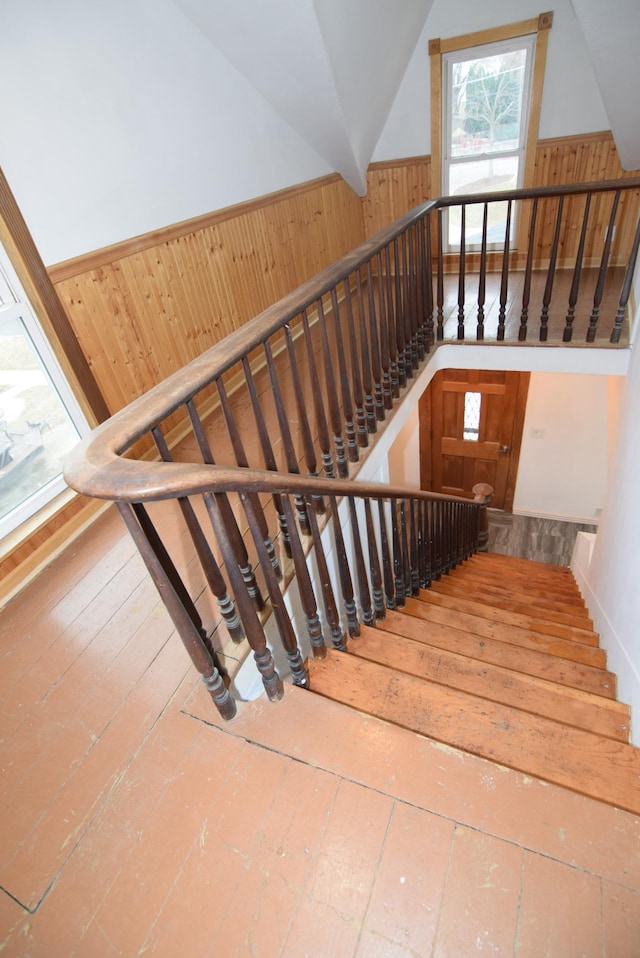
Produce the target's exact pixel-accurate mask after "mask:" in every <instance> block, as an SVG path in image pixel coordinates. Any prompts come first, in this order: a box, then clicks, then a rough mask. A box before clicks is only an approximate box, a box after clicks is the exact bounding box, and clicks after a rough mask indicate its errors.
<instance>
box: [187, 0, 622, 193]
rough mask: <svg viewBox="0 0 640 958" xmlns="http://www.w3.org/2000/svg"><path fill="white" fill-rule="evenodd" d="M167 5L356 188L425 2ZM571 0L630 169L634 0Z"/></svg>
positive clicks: (201, 1) (221, 0) (202, 0)
mask: <svg viewBox="0 0 640 958" xmlns="http://www.w3.org/2000/svg"><path fill="white" fill-rule="evenodd" d="M452 2H453V3H454V4H455V0H452ZM175 3H176V5H177V6H179V7H180V9H181V10H182V11H183V12H184V13H185V15H186V16H187V17H188V18H189V19H190V20H191V21H192V23H194V25H195V26H197V27H198V29H199V30H201V31H202V33H203V35H204V36H205V37H206V38H207V40H208V41H209V42H210V43H211V44H212V45H214V46H215V47H216V48H217V49H218V50H219V51H220V52H221V53H222V54H223V55H224V56H226V58H227V59H228V60H229V61H230V62H231V63H233V65H234V66H235V67H236V68H237V69H238V70H240V71H241V72H242V73H243V74H244V75H245V77H246V78H247V79H248V80H249V81H250V82H251V83H252V85H253V86H254V87H255V88H256V89H257V90H258V91H259V92H260V94H261V95H262V96H263V97H264V98H265V99H266V100H268V101H269V103H270V104H271V106H272V107H273V108H274V109H275V110H276V111H277V112H278V113H279V114H280V115H281V116H282V117H283V118H284V119H285V120H286V121H287V122H288V123H289V124H290V126H292V127H293V128H294V129H295V130H296V131H297V132H298V133H299V134H300V135H301V136H302V137H303V138H304V139H305V140H306V141H307V143H308V144H309V145H310V146H311V147H313V149H314V150H315V151H316V152H317V153H318V154H319V155H320V156H322V157H323V158H324V159H325V160H326V161H327V163H328V164H329V165H330V166H331V167H332V168H333V169H335V170H337V171H338V172H339V173H341V174H342V176H343V177H344V178H345V180H347V182H348V183H349V184H350V185H351V186H352V187H353V188H354V189H355V190H356V191H357V192H358V193H361V194H362V193H364V192H365V190H366V170H367V166H368V165H369V163H370V161H371V158H372V156H373V151H374V149H375V146H376V143H377V140H378V138H379V136H380V133H381V132H382V129H383V127H384V124H385V122H386V120H387V117H388V114H389V111H390V109H391V106H392V104H393V101H394V98H395V95H396V93H397V90H398V86H399V84H400V81H401V80H402V77H403V75H404V73H405V71H406V68H407V65H408V63H409V60H410V58H411V55H412V53H413V50H414V48H415V45H416V43H417V41H418V39H419V37H420V35H421V32H422V29H423V27H424V24H425V22H426V19H427V16H428V15H429V12H430V10H431V7H432V6H433V3H434V0H394V2H393V3H390V2H389V0H270V2H268V3H267V2H265V0H243V2H242V3H229V2H228V0H175ZM571 3H572V6H573V9H574V12H575V14H576V17H577V19H578V22H579V24H580V27H581V29H582V31H583V34H584V38H585V40H586V44H587V47H588V50H589V54H590V57H591V60H592V63H593V67H594V71H595V74H596V78H597V81H598V84H599V87H600V91H601V94H602V98H603V101H604V104H605V107H606V109H607V113H608V116H609V119H610V125H611V130H612V132H613V136H614V139H615V141H616V145H617V148H618V152H619V154H620V158H621V162H622V164H623V166H624V168H625V169H638V168H640V96H639V95H638V94H639V90H640V82H639V81H640V68H639V64H640V55H639V51H640V0H611V3H608V4H605V3H603V2H602V0H571ZM505 12H507V11H505Z"/></svg>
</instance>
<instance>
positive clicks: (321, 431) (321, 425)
mask: <svg viewBox="0 0 640 958" xmlns="http://www.w3.org/2000/svg"><path fill="white" fill-rule="evenodd" d="M301 316H302V328H303V330H304V339H305V344H306V347H307V363H308V366H309V377H310V379H311V395H312V398H313V412H314V416H315V420H316V429H317V431H318V444H319V446H320V453H321V455H322V468H323V469H324V473H325V475H326V476H327V477H328V478H329V479H333V478H334V476H335V473H334V469H333V457H332V455H331V440H330V439H329V427H328V425H327V417H326V415H325V411H324V403H323V402H322V393H321V391H320V379H319V377H318V367H317V360H316V355H315V352H314V349H313V343H312V341H311V330H310V329H309V317H308V316H307V311H306V309H303V310H302V314H301Z"/></svg>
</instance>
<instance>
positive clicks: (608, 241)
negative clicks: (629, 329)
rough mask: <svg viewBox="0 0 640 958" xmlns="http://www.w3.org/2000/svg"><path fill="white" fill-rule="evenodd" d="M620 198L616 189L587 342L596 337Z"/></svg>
mask: <svg viewBox="0 0 640 958" xmlns="http://www.w3.org/2000/svg"><path fill="white" fill-rule="evenodd" d="M619 200H620V190H616V192H615V196H614V198H613V206H612V208H611V216H610V217H609V226H608V227H607V238H606V240H605V243H604V249H603V251H602V260H601V262H600V270H599V271H598V282H597V283H596V291H595V293H594V296H593V309H592V311H591V318H590V319H589V328H588V330H587V342H588V343H593V342H594V341H595V338H596V332H597V329H598V319H599V317H600V306H601V305H602V297H603V296H604V287H605V283H606V280H607V268H608V266H609V256H610V255H611V244H612V243H613V228H614V224H615V221H616V213H617V211H618V202H619Z"/></svg>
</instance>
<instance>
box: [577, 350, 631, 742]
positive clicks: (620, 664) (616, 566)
mask: <svg viewBox="0 0 640 958" xmlns="http://www.w3.org/2000/svg"><path fill="white" fill-rule="evenodd" d="M639 490H640V351H639V350H637V349H633V350H632V353H631V365H630V369H629V375H628V377H627V380H626V384H625V396H624V407H623V413H622V421H621V424H620V429H619V435H618V444H617V449H616V453H615V457H614V461H613V464H612V469H611V481H610V482H609V485H608V490H607V496H606V499H605V506H604V512H603V517H602V522H601V524H600V528H599V530H598V536H597V538H596V543H595V546H594V550H593V558H592V561H591V565H590V567H589V570H588V573H587V575H586V587H585V598H586V600H587V604H588V606H589V609H590V611H591V614H592V616H593V619H594V623H595V628H596V629H597V630H598V631H599V632H600V641H601V644H602V646H603V647H604V648H605V649H606V650H607V663H608V667H609V669H611V670H612V671H613V672H615V673H616V675H617V676H618V697H619V699H620V700H621V701H623V702H627V703H629V704H631V708H632V715H631V727H632V739H633V741H634V743H635V744H636V745H640V498H639Z"/></svg>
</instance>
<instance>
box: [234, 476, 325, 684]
mask: <svg viewBox="0 0 640 958" xmlns="http://www.w3.org/2000/svg"><path fill="white" fill-rule="evenodd" d="M240 501H241V503H242V505H243V507H244V512H245V515H246V517H247V523H248V525H249V531H250V532H251V535H252V536H253V541H254V543H255V546H256V551H257V553H258V558H259V559H260V562H261V563H262V568H263V569H264V577H265V582H266V584H267V591H268V593H269V598H270V600H271V608H272V609H273V614H274V617H275V620H276V625H277V628H278V634H279V635H280V641H281V642H282V646H283V648H284V650H285V653H286V656H287V659H288V661H289V668H290V669H291V676H292V678H293V682H294V684H295V685H299V686H301V687H302V688H308V687H309V676H308V675H307V671H306V669H305V667H304V662H303V661H302V655H301V653H300V649H299V648H298V640H297V639H296V636H295V633H294V631H293V626H292V624H291V619H290V618H289V613H288V612H287V609H286V606H285V604H284V597H283V595H282V592H281V591H280V587H279V585H278V579H277V576H276V575H275V573H274V571H273V569H272V568H271V565H270V564H269V561H268V560H269V557H268V555H267V550H266V548H265V544H264V539H263V537H262V530H261V528H260V522H259V520H258V516H257V514H256V511H255V507H254V497H253V496H251V495H248V494H247V493H246V492H241V493H240ZM289 508H290V507H289ZM289 522H290V524H291V529H292V530H293V529H294V528H295V527H294V523H293V516H290V519H289Z"/></svg>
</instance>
